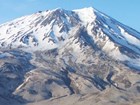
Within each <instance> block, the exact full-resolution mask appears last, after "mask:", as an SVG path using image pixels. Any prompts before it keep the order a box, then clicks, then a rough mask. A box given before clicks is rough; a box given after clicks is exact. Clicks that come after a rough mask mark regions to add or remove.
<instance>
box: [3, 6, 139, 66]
mask: <svg viewBox="0 0 140 105" xmlns="http://www.w3.org/2000/svg"><path fill="white" fill-rule="evenodd" d="M76 29H77V30H78V31H79V33H80V31H84V32H81V33H86V34H87V35H80V37H81V38H80V41H81V42H79V43H80V44H82V43H85V44H90V45H89V46H92V47H93V46H96V47H98V48H99V49H101V50H103V51H104V52H106V53H107V54H108V55H109V56H111V57H113V58H115V59H116V60H121V61H125V62H126V64H129V63H130V62H131V63H130V65H131V66H132V67H137V66H138V67H137V68H139V65H140V63H139V61H140V59H139V55H140V33H139V32H137V31H135V30H133V29H131V28H129V27H127V26H125V25H123V24H121V23H119V22H118V21H116V20H114V19H112V18H111V17H109V16H107V15H105V14H103V13H101V12H99V11H97V10H95V9H93V8H91V7H90V8H84V9H79V10H73V11H67V10H63V9H55V10H47V11H44V12H41V11H39V12H37V13H35V14H32V15H29V16H24V17H21V18H19V19H15V20H14V21H11V22H8V23H5V24H2V25H0V47H1V48H3V47H6V48H7V47H9V48H25V49H30V50H32V51H33V50H35V51H37V50H49V49H54V48H59V47H62V46H63V45H64V43H65V41H66V40H69V39H70V37H73V36H72V34H75V31H76ZM73 43H74V42H73ZM74 46H78V45H77V44H74ZM116 56H117V57H116Z"/></svg>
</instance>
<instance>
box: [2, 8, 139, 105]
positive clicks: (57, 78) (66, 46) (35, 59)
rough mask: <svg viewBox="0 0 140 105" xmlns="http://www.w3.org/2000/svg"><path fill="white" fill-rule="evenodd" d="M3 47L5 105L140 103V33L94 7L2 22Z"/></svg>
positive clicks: (53, 11) (3, 93)
mask: <svg viewBox="0 0 140 105" xmlns="http://www.w3.org/2000/svg"><path fill="white" fill-rule="evenodd" d="M0 46H1V47H0V48H1V53H0V90H1V91H0V102H1V103H2V105H8V104H10V105H11V103H12V104H28V103H31V104H29V105H32V103H33V104H35V102H38V103H36V104H37V105H44V104H46V103H47V105H56V103H58V104H61V105H66V104H65V103H68V105H72V104H74V105H85V103H87V104H89V105H90V104H92V103H95V104H97V105H103V104H108V105H125V104H126V105H129V104H130V105H131V104H133V103H139V102H140V101H139V99H140V98H139V96H140V75H139V70H140V63H139V61H140V33H139V32H137V31H135V30H133V29H131V28H129V27H127V26H125V25H123V24H121V23H119V22H118V21H116V20H114V19H112V18H111V17H109V16H106V15H105V14H103V13H101V12H99V11H97V10H95V9H93V8H84V9H81V10H74V11H67V10H63V9H56V10H52V11H50V10H48V11H44V12H41V11H39V12H38V13H36V14H33V15H29V16H25V17H21V18H19V19H16V20H14V21H11V22H8V23H5V24H3V25H0Z"/></svg>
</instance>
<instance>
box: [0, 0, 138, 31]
mask: <svg viewBox="0 0 140 105" xmlns="http://www.w3.org/2000/svg"><path fill="white" fill-rule="evenodd" d="M59 7H60V8H64V9H68V10H73V9H79V8H83V7H94V8H96V9H97V10H99V11H102V12H104V13H105V14H107V15H109V16H111V17H113V18H115V19H116V20H118V21H120V22H122V23H124V24H126V25H128V26H130V27H132V28H134V29H136V30H138V31H139V32H140V0H0V23H4V22H7V21H9V20H12V19H15V18H18V17H20V16H23V15H28V14H32V13H35V12H37V11H39V10H42V11H43V10H47V9H55V8H59Z"/></svg>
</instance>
